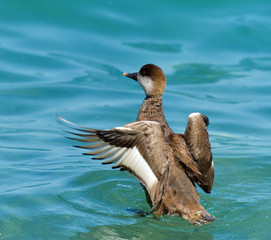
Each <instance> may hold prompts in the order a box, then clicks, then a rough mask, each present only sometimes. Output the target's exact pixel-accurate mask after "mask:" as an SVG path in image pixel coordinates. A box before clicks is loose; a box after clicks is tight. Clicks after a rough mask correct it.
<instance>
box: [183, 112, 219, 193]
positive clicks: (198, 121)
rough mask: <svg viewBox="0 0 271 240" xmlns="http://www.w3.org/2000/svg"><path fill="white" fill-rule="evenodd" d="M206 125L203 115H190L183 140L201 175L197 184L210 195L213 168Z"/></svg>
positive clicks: (207, 122)
mask: <svg viewBox="0 0 271 240" xmlns="http://www.w3.org/2000/svg"><path fill="white" fill-rule="evenodd" d="M208 124H209V119H208V118H207V117H206V116H205V115H203V114H201V113H192V114H190V115H189V118H188V123H187V127H186V130H185V133H184V139H185V142H186V145H187V146H188V149H189V151H190V153H191V154H192V156H193V158H194V160H195V161H196V163H197V164H198V166H199V170H200V172H201V174H202V176H200V177H199V178H198V184H199V186H200V187H201V188H202V189H203V190H204V191H205V192H207V193H210V192H211V190H212V186H213V180H214V167H213V160H212V152H211V146H210V142H209V134H208V131H207V126H208Z"/></svg>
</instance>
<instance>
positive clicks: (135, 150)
mask: <svg viewBox="0 0 271 240" xmlns="http://www.w3.org/2000/svg"><path fill="white" fill-rule="evenodd" d="M59 119H60V120H61V121H64V125H66V126H67V125H68V126H70V125H72V126H71V127H72V128H73V129H76V130H77V131H79V133H75V135H76V136H79V137H81V138H72V139H73V140H77V141H80V142H89V143H91V144H89V145H85V146H78V147H80V148H85V149H87V150H90V152H89V153H85V154H86V155H93V156H96V157H95V158H94V159H98V160H99V159H107V160H106V161H103V162H102V163H103V164H111V163H115V164H114V165H113V167H112V168H120V170H128V171H129V172H130V173H132V174H133V175H134V176H135V177H136V178H137V179H138V180H139V181H140V182H141V183H142V184H143V185H144V186H145V187H146V189H147V191H148V193H149V196H150V198H151V200H152V205H154V204H156V203H157V202H158V198H159V195H161V191H160V190H161V184H160V183H159V181H162V179H164V178H165V173H166V170H167V169H168V168H167V167H168V160H167V153H166V151H167V146H165V145H166V144H167V143H166V141H165V139H164V135H163V132H162V129H161V126H160V124H159V123H157V122H150V121H140V122H133V123H129V124H126V125H124V126H123V127H117V128H113V129H111V130H96V129H91V128H85V127H80V126H77V125H75V124H73V123H71V122H69V121H67V120H65V119H63V118H60V117H59ZM74 126H76V128H75V127H74ZM80 132H84V133H83V134H82V133H80ZM69 133H72V132H69ZM72 134H74V133H72ZM158 185H159V186H158ZM158 187H159V188H160V189H159V190H157V188H158Z"/></svg>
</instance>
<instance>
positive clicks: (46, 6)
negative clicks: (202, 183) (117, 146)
mask: <svg viewBox="0 0 271 240" xmlns="http://www.w3.org/2000/svg"><path fill="white" fill-rule="evenodd" d="M270 16H271V2H270V1H264V0H260V1H257V2H255V1H246V2H244V1H241V0H237V1H211V0H207V1H204V2H201V1H174V0H171V1H166V2H165V1H148V2H146V1H141V0H140V1H136V2H130V1H109V0H108V1H105V0H103V1H87V0H82V1H80V2H75V1H62V0H57V1H53V2H49V1H44V0H41V1H38V2H37V1H33V0H26V1H19V0H13V1H7V0H3V1H2V2H1V7H0V33H1V34H0V86H1V87H0V103H1V107H0V152H1V158H0V164H1V170H0V181H1V184H0V192H1V195H0V202H1V205H0V239H35V240H36V239H150V238H155V239H165V238H166V239H269V238H270V234H271V231H270V225H271V207H270V206H271V200H270V199H271V174H270V172H271V163H270V155H271V154H270V145H271V144H270V142H271V137H270V136H271V124H270V117H271V80H270V75H271V45H270V41H271V30H270V24H271V17H270ZM146 63H154V64H157V65H159V66H160V67H162V68H163V70H164V71H165V73H166V75H167V80H168V82H167V89H166V92H165V95H164V110H165V114H166V117H167V120H168V123H169V124H170V126H171V127H172V129H173V130H174V131H177V132H183V131H184V129H185V126H186V122H187V117H188V115H189V114H190V113H191V112H202V113H204V114H206V115H207V116H208V117H209V119H210V122H211V124H210V126H209V133H210V140H211V143H212V151H213V157H214V164H215V170H216V176H215V182H214V188H213V192H212V193H211V194H210V195H207V194H205V193H203V191H201V190H200V189H199V192H200V198H201V203H202V204H203V206H204V207H205V208H206V209H207V210H208V211H209V212H210V213H211V214H213V215H215V216H216V217H217V218H218V220H217V221H216V222H214V223H211V224H208V225H204V226H193V225H191V224H189V223H187V222H186V221H184V220H182V219H180V218H177V217H171V216H166V217H161V218H158V219H157V218H153V217H152V216H151V215H150V214H147V215H146V216H144V217H140V216H138V215H137V214H136V211H137V210H142V211H145V212H146V213H149V211H150V209H149V206H148V205H147V203H146V201H145V196H144V192H143V191H142V189H141V187H140V185H139V184H138V182H137V181H136V180H135V179H134V178H133V177H132V176H130V175H129V174H128V173H124V172H119V171H116V170H115V171H113V170H111V168H110V166H102V165H100V163H99V162H97V161H92V160H91V159H90V158H89V157H87V156H83V155H81V153H82V151H80V150H78V149H75V148H73V147H72V145H73V144H74V143H73V142H72V141H70V140H68V139H65V138H64V134H63V132H62V131H61V128H60V126H59V125H58V123H57V122H56V115H61V116H62V117H65V118H66V119H69V120H70V121H73V122H76V123H78V124H80V125H85V126H89V127H93V128H101V129H103V128H112V127H115V126H121V125H123V124H125V123H128V122H131V121H134V120H135V118H136V114H137V112H138V109H139V107H140V104H141V102H142V100H143V98H144V93H143V91H142V90H141V88H140V86H138V85H137V83H136V82H134V81H131V80H129V79H127V78H125V77H123V76H122V72H124V71H125V72H134V71H137V70H138V69H139V68H140V67H141V66H142V65H144V64H146Z"/></svg>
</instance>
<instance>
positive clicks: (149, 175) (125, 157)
mask: <svg viewBox="0 0 271 240" xmlns="http://www.w3.org/2000/svg"><path fill="white" fill-rule="evenodd" d="M114 149H115V147H114ZM116 151H117V153H116V154H115V155H114V156H112V158H110V159H109V160H107V161H105V162H103V163H104V164H108V163H113V162H116V161H117V163H116V164H115V165H114V166H113V168H118V167H121V166H124V167H126V168H127V169H130V170H131V171H133V172H134V173H135V175H136V176H137V177H138V178H139V180H140V181H141V183H142V184H144V185H146V187H147V188H148V189H149V190H150V189H151V188H152V187H153V186H154V185H155V184H156V183H157V182H158V179H157V177H156V176H155V175H154V173H153V171H152V169H151V168H150V166H149V164H148V163H147V162H146V160H145V159H144V158H143V157H142V155H141V154H140V152H139V151H138V149H137V147H136V146H134V147H133V148H117V150H116ZM98 158H99V157H98Z"/></svg>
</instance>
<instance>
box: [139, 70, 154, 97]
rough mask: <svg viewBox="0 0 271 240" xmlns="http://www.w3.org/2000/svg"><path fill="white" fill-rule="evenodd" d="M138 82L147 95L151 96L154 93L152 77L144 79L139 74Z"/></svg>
mask: <svg viewBox="0 0 271 240" xmlns="http://www.w3.org/2000/svg"><path fill="white" fill-rule="evenodd" d="M137 79H138V82H139V84H140V85H141V86H142V87H143V89H144V91H145V93H146V95H149V94H151V92H152V79H151V78H150V77H143V76H141V75H139V74H138V77H137Z"/></svg>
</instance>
